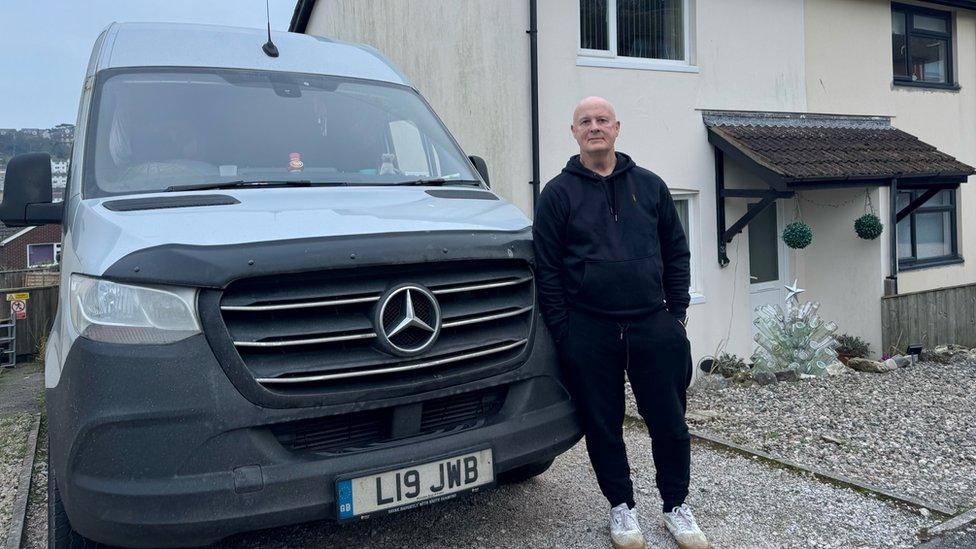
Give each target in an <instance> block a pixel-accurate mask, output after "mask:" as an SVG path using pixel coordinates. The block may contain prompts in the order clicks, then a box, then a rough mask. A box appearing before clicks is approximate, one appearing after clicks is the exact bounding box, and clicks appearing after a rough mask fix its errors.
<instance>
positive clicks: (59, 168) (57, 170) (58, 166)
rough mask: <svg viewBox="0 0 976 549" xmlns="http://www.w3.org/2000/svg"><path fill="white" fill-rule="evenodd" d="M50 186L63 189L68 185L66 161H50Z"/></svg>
mask: <svg viewBox="0 0 976 549" xmlns="http://www.w3.org/2000/svg"><path fill="white" fill-rule="evenodd" d="M51 184H52V185H53V186H55V187H64V186H65V185H67V184H68V161H67V160H58V159H52V160H51Z"/></svg>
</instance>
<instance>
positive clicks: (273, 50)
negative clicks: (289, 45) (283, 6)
mask: <svg viewBox="0 0 976 549" xmlns="http://www.w3.org/2000/svg"><path fill="white" fill-rule="evenodd" d="M264 9H265V12H266V14H267V16H268V41H267V42H265V43H264V45H263V46H261V49H262V50H264V53H266V54H267V55H268V57H278V46H275V45H274V42H272V41H271V8H270V7H269V6H268V0H264Z"/></svg>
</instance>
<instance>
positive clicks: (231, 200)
mask: <svg viewBox="0 0 976 549" xmlns="http://www.w3.org/2000/svg"><path fill="white" fill-rule="evenodd" d="M273 39H274V43H275V45H276V46H277V50H278V53H279V54H278V56H277V57H272V56H270V55H269V54H268V53H266V52H265V51H263V50H262V44H263V43H264V42H265V40H266V35H265V34H264V31H259V30H252V29H237V28H224V27H209V26H193V25H175V24H116V25H112V26H111V27H109V28H108V29H107V30H106V31H105V32H103V33H102V35H101V36H100V37H99V39H98V41H97V42H96V44H95V47H94V51H93V53H92V57H91V63H90V65H89V67H88V71H87V75H86V77H85V83H84V90H83V93H82V97H81V105H80V108H79V113H78V123H77V126H76V135H75V147H74V151H73V153H72V159H71V168H70V180H69V182H68V187H67V190H66V192H65V197H64V201H63V203H52V201H51V176H50V162H49V160H48V158H47V156H46V155H43V154H29V155H23V156H19V157H16V158H14V159H12V160H11V161H10V162H9V166H8V170H7V175H6V189H5V193H4V197H3V203H2V205H0V219H2V220H3V221H4V222H5V223H7V224H9V225H38V224H44V223H60V224H61V225H62V226H63V229H64V236H63V246H62V257H61V269H62V274H61V276H62V279H61V289H62V291H61V297H60V303H59V305H60V306H59V310H58V315H57V318H56V319H55V322H54V327H53V329H52V332H51V335H50V339H49V344H48V348H47V353H46V356H45V362H46V375H45V378H46V386H47V398H46V403H47V414H48V416H47V417H48V425H49V427H48V433H49V438H50V454H49V455H50V458H49V459H50V463H49V471H50V476H49V479H50V480H49V487H50V494H49V496H50V497H49V498H48V500H49V506H50V509H49V511H50V523H49V529H50V530H49V532H50V539H51V545H52V546H53V547H80V546H83V545H84V546H85V547H89V545H85V543H87V542H88V541H92V542H98V543H105V544H111V545H124V546H181V545H199V544H205V543H209V542H213V541H216V540H218V539H220V538H223V537H225V536H228V535H231V534H234V533H237V532H241V531H246V530H254V529H259V528H266V527H271V526H277V525H282V524H287V523H295V522H300V521H310V520H320V519H334V520H337V521H341V520H350V519H358V518H364V517H369V516H375V515H377V514H381V513H387V512H389V511H391V510H399V509H403V508H404V507H411V506H417V505H423V504H428V503H432V502H435V501H441V500H445V499H450V498H454V497H457V496H458V495H459V494H463V493H465V492H470V491H474V490H482V489H485V488H487V487H490V486H492V485H494V484H496V483H497V482H500V481H505V480H519V479H525V478H529V477H531V476H534V475H537V474H539V473H541V472H543V471H545V469H546V468H547V467H548V466H549V464H550V463H551V462H552V460H553V458H554V457H555V456H556V455H558V454H559V453H561V452H563V451H565V450H566V449H568V448H569V447H571V446H572V445H573V444H575V443H576V442H577V441H578V440H579V438H580V432H579V428H578V425H577V423H576V419H575V416H574V409H573V406H572V404H571V402H570V400H569V397H568V395H567V392H566V391H565V389H564V387H563V383H562V381H561V379H560V377H559V375H558V370H557V366H556V359H555V353H554V349H553V345H552V343H551V341H550V337H549V335H548V333H547V332H546V329H545V327H544V325H543V323H542V322H541V320H540V316H539V313H538V310H537V308H536V306H535V303H536V302H535V289H534V282H533V271H532V242H531V231H530V222H529V220H528V219H527V218H526V217H525V216H524V215H523V214H522V213H521V211H519V210H518V209H517V208H516V207H515V206H513V205H511V204H509V203H508V202H506V201H504V200H501V199H500V198H498V196H496V195H495V194H493V193H492V192H491V191H490V190H488V185H487V184H488V175H487V170H486V168H485V165H484V162H483V161H481V160H480V159H478V158H476V157H466V156H465V155H464V153H462V152H461V150H460V148H459V147H458V145H457V143H456V142H455V140H454V139H453V138H452V137H451V136H450V134H449V133H448V132H447V131H446V129H445V128H444V126H443V125H442V124H441V122H440V121H439V120H438V118H437V117H436V116H435V115H434V113H433V112H431V110H430V108H429V106H428V105H427V103H426V102H425V101H424V100H423V98H422V97H421V96H420V94H418V93H417V91H416V90H415V89H413V88H412V87H411V86H410V83H409V82H408V81H407V80H406V78H404V76H403V75H402V74H400V73H399V72H398V71H397V69H396V68H394V67H393V66H391V65H390V64H389V62H388V61H386V60H385V59H384V58H383V57H382V56H380V55H379V54H378V53H377V52H376V51H374V50H373V49H371V48H368V47H364V46H359V45H353V44H344V43H338V42H333V41H329V40H325V39H321V38H315V37H311V36H304V35H297V34H287V33H275V34H274V37H273Z"/></svg>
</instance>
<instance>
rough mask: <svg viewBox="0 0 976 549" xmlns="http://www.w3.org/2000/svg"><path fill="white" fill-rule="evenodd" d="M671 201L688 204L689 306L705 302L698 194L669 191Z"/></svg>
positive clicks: (692, 191)
mask: <svg viewBox="0 0 976 549" xmlns="http://www.w3.org/2000/svg"><path fill="white" fill-rule="evenodd" d="M670 193H671V199H672V200H674V202H675V205H677V203H678V202H679V201H685V202H687V203H688V230H687V231H686V232H685V238H687V239H688V250H689V251H690V252H691V260H690V262H689V266H690V268H691V286H690V287H689V288H688V293H689V294H690V295H691V305H697V304H698V303H704V302H705V294H704V289H703V288H702V270H701V238H700V235H699V232H698V227H699V225H700V223H699V218H698V203H699V192H698V191H695V190H686V189H670Z"/></svg>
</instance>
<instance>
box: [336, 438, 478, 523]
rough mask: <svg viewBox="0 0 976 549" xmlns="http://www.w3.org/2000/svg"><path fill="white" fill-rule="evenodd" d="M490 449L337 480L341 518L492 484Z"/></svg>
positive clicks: (405, 506)
mask: <svg viewBox="0 0 976 549" xmlns="http://www.w3.org/2000/svg"><path fill="white" fill-rule="evenodd" d="M494 481H495V468H494V463H493V462H492V456H491V449H490V448H489V449H485V450H481V451H478V452H472V453H469V454H464V455H460V456H455V457H450V458H445V459H439V460H437V461H431V462H428V463H424V464H421V465H415V466H412V467H403V468H402V469H395V470H393V471H384V472H382V473H376V474H372V475H365V476H361V477H356V478H351V479H343V480H339V481H336V494H337V496H338V498H337V501H338V505H337V507H338V512H339V520H345V519H351V518H355V517H360V518H366V516H367V515H371V514H378V513H391V512H395V511H403V510H406V509H412V508H414V507H419V506H421V505H428V504H431V503H434V502H437V501H444V500H447V499H452V498H455V497H457V495H458V494H460V493H463V492H468V491H475V490H478V489H479V488H481V487H483V486H486V485H489V484H493V483H494Z"/></svg>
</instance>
